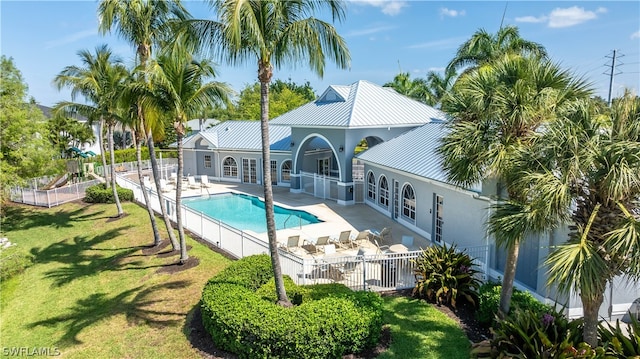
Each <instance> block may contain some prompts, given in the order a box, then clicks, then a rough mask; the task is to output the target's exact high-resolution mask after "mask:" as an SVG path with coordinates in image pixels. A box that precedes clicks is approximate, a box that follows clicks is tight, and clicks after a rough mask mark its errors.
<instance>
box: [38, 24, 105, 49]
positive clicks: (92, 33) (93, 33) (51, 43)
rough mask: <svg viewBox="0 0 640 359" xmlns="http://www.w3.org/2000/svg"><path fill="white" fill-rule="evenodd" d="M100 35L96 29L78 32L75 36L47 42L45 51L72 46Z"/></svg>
mask: <svg viewBox="0 0 640 359" xmlns="http://www.w3.org/2000/svg"><path fill="white" fill-rule="evenodd" d="M96 35H98V31H97V30H96V29H88V30H82V31H78V32H76V33H73V34H69V35H67V36H65V37H63V38H60V39H55V40H50V41H47V42H46V43H45V44H44V48H45V49H51V48H54V47H59V46H62V45H67V44H72V43H74V42H76V41H78V40H82V39H85V38H87V37H92V36H96Z"/></svg>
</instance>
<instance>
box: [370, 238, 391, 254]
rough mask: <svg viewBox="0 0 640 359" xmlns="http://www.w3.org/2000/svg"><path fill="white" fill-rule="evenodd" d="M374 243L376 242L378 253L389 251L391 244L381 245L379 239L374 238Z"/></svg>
mask: <svg viewBox="0 0 640 359" xmlns="http://www.w3.org/2000/svg"><path fill="white" fill-rule="evenodd" d="M373 243H375V245H376V248H377V253H378V254H380V253H387V252H388V251H389V246H388V245H386V244H383V245H380V243H378V240H377V239H374V240H373Z"/></svg>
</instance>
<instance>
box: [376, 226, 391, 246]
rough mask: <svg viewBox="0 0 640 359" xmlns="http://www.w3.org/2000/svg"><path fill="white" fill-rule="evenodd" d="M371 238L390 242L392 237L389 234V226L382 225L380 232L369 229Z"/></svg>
mask: <svg viewBox="0 0 640 359" xmlns="http://www.w3.org/2000/svg"><path fill="white" fill-rule="evenodd" d="M371 236H372V237H373V238H372V239H376V240H379V241H380V242H382V243H391V242H392V241H393V237H392V236H391V227H384V228H382V230H381V231H380V232H378V231H371Z"/></svg>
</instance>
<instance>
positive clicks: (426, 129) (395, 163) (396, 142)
mask: <svg viewBox="0 0 640 359" xmlns="http://www.w3.org/2000/svg"><path fill="white" fill-rule="evenodd" d="M445 130H446V126H445V123H442V122H440V123H438V122H434V123H428V124H426V125H424V126H421V127H418V128H416V129H413V130H411V131H408V132H405V133H403V134H402V135H400V136H398V137H395V138H393V139H391V140H389V141H387V142H383V143H381V144H378V145H376V146H373V147H371V148H370V149H368V150H366V151H364V152H362V153H360V154H359V155H357V156H356V157H357V158H358V159H360V160H362V161H365V162H368V163H371V164H375V165H379V166H384V167H388V168H391V169H394V170H398V171H402V172H406V173H411V174H414V175H417V176H420V177H424V178H429V179H432V180H436V181H440V182H444V183H448V181H447V176H446V173H445V172H444V170H443V169H442V160H441V158H440V155H438V152H437V150H438V147H440V139H441V138H442V136H443V135H444V134H445Z"/></svg>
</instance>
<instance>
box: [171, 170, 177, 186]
mask: <svg viewBox="0 0 640 359" xmlns="http://www.w3.org/2000/svg"><path fill="white" fill-rule="evenodd" d="M169 182H170V183H177V182H178V174H177V173H176V172H171V174H170V175H169Z"/></svg>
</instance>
